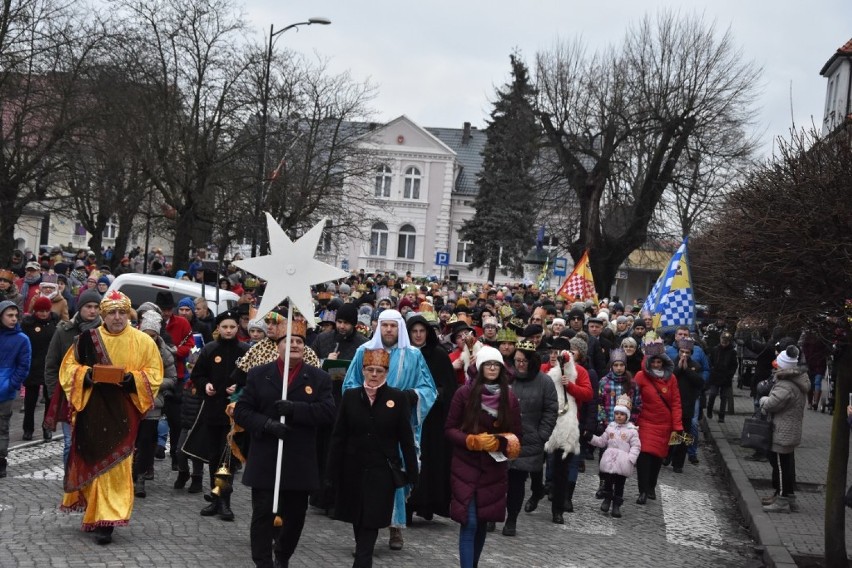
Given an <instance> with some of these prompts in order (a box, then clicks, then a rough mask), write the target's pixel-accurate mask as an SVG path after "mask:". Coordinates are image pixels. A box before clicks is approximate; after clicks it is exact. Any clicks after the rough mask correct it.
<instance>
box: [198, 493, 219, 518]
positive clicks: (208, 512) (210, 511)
mask: <svg viewBox="0 0 852 568" xmlns="http://www.w3.org/2000/svg"><path fill="white" fill-rule="evenodd" d="M218 512H219V498H218V497H216V496H215V495H213V496H211V497H210V504H209V505H207V506H206V507H204V508H203V509H201V516H202V517H212V516H213V515H215V514H216V513H218Z"/></svg>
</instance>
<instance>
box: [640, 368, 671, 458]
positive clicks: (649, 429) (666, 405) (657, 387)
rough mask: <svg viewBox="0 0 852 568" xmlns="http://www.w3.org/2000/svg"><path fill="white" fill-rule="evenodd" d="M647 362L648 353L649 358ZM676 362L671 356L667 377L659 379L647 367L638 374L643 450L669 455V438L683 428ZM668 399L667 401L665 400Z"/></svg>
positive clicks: (663, 455)
mask: <svg viewBox="0 0 852 568" xmlns="http://www.w3.org/2000/svg"><path fill="white" fill-rule="evenodd" d="M645 362H646V364H647V362H648V357H646V358H645ZM673 367H674V365H673V364H672V362H671V360H668V359H667V363H666V367H665V369H666V377H665V378H663V379H658V378H656V377H654V376H652V375H651V374H649V373H648V371H647V367H646V368H645V369H643V370H641V371H639V372H638V373H636V377H634V381H636V385H637V386H638V387H639V393H640V396H641V397H642V413H641V414H640V415H639V419H638V420H637V421H636V425H637V426H638V427H639V441H640V442H642V453H648V454H651V455H654V456H657V457H659V458H665V457H666V456H667V455H668V453H669V438H670V437H671V434H672V432H673V431H675V430H683V423H682V417H681V406H680V390H678V388H677V377H675V376H674V373H672V372H671V371H672V368H673ZM664 401H665V402H664Z"/></svg>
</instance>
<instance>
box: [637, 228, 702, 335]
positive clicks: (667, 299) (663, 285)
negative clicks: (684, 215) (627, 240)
mask: <svg viewBox="0 0 852 568" xmlns="http://www.w3.org/2000/svg"><path fill="white" fill-rule="evenodd" d="M686 244H687V238H684V239H683V243H681V245H680V247H678V249H677V250H676V251H675V253H674V255H672V258H671V260H669V262H668V264H667V265H666V268H665V269H664V270H663V272H662V273H660V277H659V278H658V279H657V282H656V284H654V287H653V288H652V289H651V293H650V294H648V298H647V299H646V300H645V305H643V306H642V311H643V312H649V313H651V314H652V315H653V317H654V329H657V328H660V327H662V328H663V331H669V330H670V329H672V328H675V327H677V326H679V325H688V326H689V327H690V328H693V327H694V326H695V296H694V294H693V292H692V278H691V276H690V273H689V262H688V257H687V253H686Z"/></svg>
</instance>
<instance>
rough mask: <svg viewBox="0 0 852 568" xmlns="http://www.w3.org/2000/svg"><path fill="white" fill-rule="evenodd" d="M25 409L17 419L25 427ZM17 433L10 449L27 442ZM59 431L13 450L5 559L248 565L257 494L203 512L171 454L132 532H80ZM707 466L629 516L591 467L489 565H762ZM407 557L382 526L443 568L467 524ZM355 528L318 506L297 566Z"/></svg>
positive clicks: (444, 526) (242, 494) (496, 546)
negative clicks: (606, 494)
mask: <svg viewBox="0 0 852 568" xmlns="http://www.w3.org/2000/svg"><path fill="white" fill-rule="evenodd" d="M20 419H22V418H19V415H17V414H16V416H15V418H14V419H13V420H14V422H13V424H14V425H16V426H17V427H18V429H19V420H20ZM19 440H20V434H19V430H18V433H17V434H13V446H14V445H19V444H20V441H19ZM61 447H62V443H61V441H60V437H59V436H57V439H56V440H55V441H54V442H51V443H48V444H42V443H37V444H31V445H24V446H23V447H18V448H17V449H15V450H14V451H13V452H11V454H10V464H9V476H10V477H8V478H7V479H4V480H0V566H3V567H4V568H5V567H6V566H21V567H35V566H38V567H42V566H55V567H69V568H70V567H76V566H81V567H82V566H92V567H113V566H114V567H145V568H150V567H151V566H158V567H176V568H177V567H181V568H184V567H195V566H202V565H207V566H209V565H226V566H229V567H234V568H239V567H243V566H245V567H249V566H251V565H252V563H251V559H250V556H249V535H248V521H249V518H250V506H249V500H248V497H249V492H248V489H247V488H246V487H244V486H242V485H238V486H237V488H236V493H235V495H234V497H233V500H232V505H233V509H234V512H235V513H236V516H237V518H236V521H235V522H233V523H225V522H222V521H219V520H216V519H211V518H204V517H201V516H199V515H198V511H199V510H200V509H201V508H202V507H203V506H204V505H205V503H204V502H203V501H202V499H201V497H200V496H199V495H189V494H187V493H185V492H182V491H175V490H174V489H172V488H171V485H172V482H173V480H174V477H175V475H176V474H175V473H173V472H172V471H170V468H169V465H168V463H169V462H168V460H166V461H158V462H156V475H157V477H156V479H155V480H154V481H149V482H148V483H147V488H148V497H147V498H146V499H137V500H136V504H135V509H134V513H133V518H132V519H131V523H130V526H129V527H126V528H119V529H116V535H115V541H114V543H113V544H112V545H110V546H107V547H99V546H97V545H95V544H94V542H93V541H92V538H91V536H89V535H84V534H82V533H80V531H79V523H80V515H79V514H72V515H67V514H64V513H61V512H59V511H58V510H57V503H58V499H59V497H60V492H61V483H62V482H61V476H62V470H61ZM699 455H700V457H701V458H702V459H701V464H699V465H698V466H691V465H689V464H687V466H686V470H685V473H683V474H675V473H673V472H672V470H671V468H664V470H663V471H662V472H661V475H660V488H659V491H658V493H659V497H658V499H657V501H656V502H652V501H649V504H648V505H647V506H645V507H642V506H639V505H636V504H635V503H634V501H635V498H636V482H635V479H631V480H629V481H628V484H627V487H626V489H625V493H626V499H627V500H626V503H625V506H624V509H623V512H624V517H623V518H622V519H620V520H619V519H612V518H610V517H608V516H605V515H604V514H602V513H601V512H600V510H599V506H600V501H598V500H596V499H595V498H594V491H595V489H596V487H597V476H596V468H595V466H594V465H593V462H587V463H588V464H589V466H588V468H587V472H586V473H585V474H581V475H580V482H579V484H578V488H577V492H576V494H575V500H574V502H575V510H576V512H575V513H573V514H566V519H567V523H566V524H565V525H564V526H558V525H554V524H552V523H551V522H550V507H549V503H548V502H547V501H546V500H545V501H543V502H542V504H541V505H540V507H539V509H538V510H537V511H536V512H534V513H532V514H525V513H521V517H520V519H519V521H518V536H517V537H515V538H507V537H504V536H502V535H501V534H500V533H499V529H498V532H497V533H493V534H490V535H489V536H488V539H487V541H486V545H485V551H484V555H483V558H482V560H481V562H480V566H481V567H483V568H484V567H506V566H519V565H521V566H527V567H539V566H549V567H551V566H552V567H572V568H585V567H598V566H602V565H616V566H617V565H627V564H631V565H634V566H651V565H653V566H657V567H668V566H672V567H675V566H677V567H680V566H683V565H685V564H686V563H687V560H688V562H689V563H690V564H692V563H696V565H704V566H730V567H743V566H749V567H754V568H756V567H758V566H760V565H761V561H760V559H759V554H758V553H757V552H755V550H754V547H755V543H754V541H753V540H752V538H751V535H750V534H749V531H748V530H747V529H746V528H745V526H744V521H743V519H742V517H741V516H740V515H739V512H738V511H737V504H736V500H735V498H734V496H733V494H732V492H731V491H730V490H729V488H728V486H727V484H726V483H725V481H724V478H723V472H722V469H721V460H720V459H719V456H718V454H717V452H716V448H715V447H714V446H712V445H706V446H704V447H702V448H701V450H700V454H699ZM404 535H405V539H406V544H405V548H404V549H403V550H402V551H400V552H393V551H390V550H388V548H387V531H381V532H380V535H379V543H378V545H377V555H376V559H375V562H374V565H375V566H376V567H377V568H381V567H390V566H393V567H396V568H399V567H420V566H423V567H426V566H428V567H438V566H441V567H445V566H456V565H458V552H457V543H458V525H456V524H455V523H454V522H452V521H450V520H447V519H436V520H434V521H431V522H426V521H424V520H422V519H418V518H415V525H414V526H413V527H412V528H410V529H408V530H406V531H405V532H404ZM352 545H353V541H352V537H351V528H350V527H349V526H348V525H345V524H343V523H339V522H336V521H332V520H329V519H328V518H326V517H325V516H323V515H322V514H320V513H319V512H317V511H315V510H313V509H311V511H310V512H309V515H308V519H307V523H306V526H305V530H304V534H303V537H302V541H301V543H300V546H299V548H298V550H297V552H296V556H295V557H294V558H293V561H292V562H291V566H293V567H296V566H298V567H308V566H311V567H316V566H341V567H343V566H349V565H351V555H350V552H351V550H352Z"/></svg>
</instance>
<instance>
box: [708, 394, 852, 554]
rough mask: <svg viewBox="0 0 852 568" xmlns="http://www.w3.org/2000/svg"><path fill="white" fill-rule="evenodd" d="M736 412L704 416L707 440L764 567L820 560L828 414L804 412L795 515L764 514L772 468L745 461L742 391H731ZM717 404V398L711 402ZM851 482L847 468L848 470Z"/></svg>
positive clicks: (747, 407) (849, 530)
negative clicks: (718, 458)
mask: <svg viewBox="0 0 852 568" xmlns="http://www.w3.org/2000/svg"><path fill="white" fill-rule="evenodd" d="M734 390H735V393H734V409H735V410H736V415H734V416H730V415H728V416H726V417H725V423H724V424H719V423H718V421H717V416H716V415H715V414H714V416H713V418H712V419H706V418H704V419H703V420H702V425H703V427H704V431H705V432H706V433H707V435H708V438H709V439H710V440H712V441H713V442H714V443H715V444H716V446H717V447H718V449H719V454H720V456H721V458H722V462H723V464H724V467H725V469H726V470H727V475H728V479H729V481H730V482H731V490H732V491H733V493H734V495H735V496H736V498H737V502H738V505H739V508H740V512H741V513H742V515H743V516H744V517H745V519H746V522H747V523H748V524H749V526H750V528H751V532H752V536H753V537H754V538H755V540H757V541H758V542H759V543H760V544H761V545H762V546H764V547H765V552H764V561H765V562H766V564H767V565H768V566H777V567H783V568H793V567H795V566H796V562H795V561H794V558H793V557H797V558H798V559H799V560H800V561H802V560H804V561H807V558H802V557H811V558H812V559H819V560H821V559H822V556H823V550H824V537H823V527H824V516H825V479H826V472H827V469H828V444H829V438H830V435H831V416H830V415H829V414H821V413H819V412H815V411H812V410H810V409H806V410H805V420H804V426H803V436H802V444H801V445H800V446H799V447H798V448H797V449H796V482H797V485H798V491H797V492H796V495H797V498H798V499H797V501H798V503H799V507H800V511H799V512H798V513H792V514H784V513H765V512H764V511H763V508H762V506H761V504H760V498H761V497H763V496H765V495H771V494H772V491H773V490H772V468H771V466H770V465H769V463H768V462H765V461H764V462H755V461H749V460H746V459H745V457H746V456H750V455H752V453H753V452H752V450H749V449H747V448H742V447H740V434H741V433H742V427H743V420H744V419H745V418H746V417H747V416H751V414H752V413H753V411H754V407H753V404H752V400H751V398H750V397H749V394H748V390H740V389H736V388H735V389H734ZM717 408H718V402H717ZM847 475H848V476H849V479H850V480H852V468H850V470H849V472H848V474H847ZM846 547H847V550H852V511H848V510H847V517H846Z"/></svg>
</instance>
